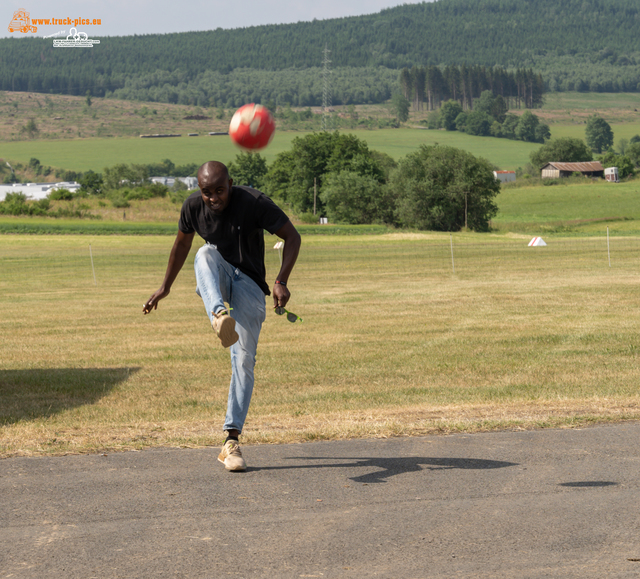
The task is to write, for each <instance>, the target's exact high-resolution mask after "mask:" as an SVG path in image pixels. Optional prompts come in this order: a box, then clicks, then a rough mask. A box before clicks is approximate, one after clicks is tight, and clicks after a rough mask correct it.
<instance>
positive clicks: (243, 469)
mask: <svg viewBox="0 0 640 579" xmlns="http://www.w3.org/2000/svg"><path fill="white" fill-rule="evenodd" d="M221 456H222V455H221V454H219V455H218V460H219V461H220V462H221V463H222V464H224V458H220V457H221ZM224 468H225V469H227V470H228V471H230V472H243V471H245V470H247V467H246V466H243V467H240V468H229V467H228V466H227V465H226V464H224Z"/></svg>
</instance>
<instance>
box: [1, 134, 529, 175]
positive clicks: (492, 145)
mask: <svg viewBox="0 0 640 579" xmlns="http://www.w3.org/2000/svg"><path fill="white" fill-rule="evenodd" d="M349 132H350V133H352V134H355V135H356V136H357V137H358V138H360V139H363V140H365V141H366V142H367V143H368V144H369V146H370V147H371V148H372V149H377V150H379V151H382V152H384V153H387V154H389V155H391V156H392V157H393V158H394V159H396V160H397V159H400V158H401V157H404V156H405V155H407V154H409V153H412V152H413V151H415V150H416V149H417V148H418V147H419V146H420V145H422V144H427V145H432V144H434V143H440V144H441V145H450V146H452V147H459V148H462V149H465V150H467V151H470V152H471V153H473V154H474V155H477V156H482V157H485V158H486V159H488V160H489V161H491V162H492V163H494V164H496V165H498V166H499V167H502V168H504V169H515V168H516V167H520V166H523V165H524V164H525V163H527V162H528V161H529V154H530V153H531V151H534V150H535V149H536V148H537V147H538V146H539V145H536V144H532V143H524V142H518V141H509V140H507V139H495V138H492V137H474V136H470V135H465V134H463V133H458V132H457V131H451V132H449V131H429V130H424V129H410V128H404V129H381V130H376V131H363V130H360V131H349ZM302 134H303V133H298V132H276V135H275V137H274V139H273V141H272V142H271V144H270V145H269V147H267V148H266V149H265V150H264V151H262V152H261V154H262V155H263V156H264V157H265V158H266V159H267V161H268V162H269V163H270V162H272V161H273V160H274V159H275V157H276V155H277V154H278V153H280V152H282V151H285V150H288V149H289V148H290V146H291V141H292V140H293V139H294V138H295V137H297V136H300V135H302ZM238 152H239V149H238V148H237V147H236V146H234V145H233V144H232V143H231V141H230V140H229V137H226V136H215V137H208V136H207V137H204V136H201V137H191V138H189V137H180V138H165V139H139V138H138V139H136V138H115V139H75V140H64V141H61V140H58V141H44V140H35V141H14V142H9V143H3V144H2V153H1V155H2V156H3V157H4V158H5V159H8V160H9V161H12V162H15V161H18V162H21V163H28V162H29V159H31V158H32V157H35V158H36V159H39V160H40V162H41V163H42V165H49V166H52V167H64V168H65V169H70V170H73V171H88V170H89V169H93V170H95V171H99V172H101V171H102V170H103V168H104V167H108V166H112V165H115V164H116V163H157V162H159V161H160V160H162V159H171V160H172V161H173V162H174V163H176V164H177V165H180V164H184V163H197V164H201V163H204V162H205V161H208V160H211V159H216V160H219V161H221V162H223V163H228V162H229V161H232V160H233V159H234V158H235V157H236V155H237V154H238Z"/></svg>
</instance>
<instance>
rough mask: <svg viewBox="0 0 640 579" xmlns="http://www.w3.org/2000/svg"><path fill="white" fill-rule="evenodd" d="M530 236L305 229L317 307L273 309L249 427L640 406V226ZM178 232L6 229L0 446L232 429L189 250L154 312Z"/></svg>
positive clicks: (168, 442) (48, 447) (311, 435)
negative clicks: (581, 235)
mask: <svg viewBox="0 0 640 579" xmlns="http://www.w3.org/2000/svg"><path fill="white" fill-rule="evenodd" d="M528 239H529V237H527V236H520V237H518V236H511V237H509V238H506V237H505V236H494V235H476V234H456V235H453V236H451V237H450V236H449V235H447V234H419V233H394V234H388V235H371V236H368V235H360V236H325V235H322V236H321V235H318V236H304V238H303V249H302V253H301V256H300V260H299V263H298V265H297V267H296V269H295V271H294V274H293V276H292V277H291V280H290V284H289V285H290V288H291V291H292V295H293V298H292V300H291V302H290V307H289V309H290V310H291V311H294V312H296V313H297V314H298V315H300V316H301V317H302V318H303V319H304V321H303V322H302V323H300V322H298V323H296V324H291V323H289V322H287V321H286V320H285V319H283V318H281V317H278V316H276V315H274V314H273V313H272V312H270V311H268V315H267V320H266V322H265V324H264V327H263V333H262V337H261V341H260V346H259V350H258V363H257V367H256V388H255V392H254V398H253V402H252V407H251V410H250V413H249V417H248V420H247V423H246V427H245V433H244V440H245V442H247V443H277V442H286V441H305V440H320V439H331V438H346V437H357V436H369V437H371V436H406V435H412V434H424V433H430V432H452V431H456V432H457V431H469V432H472V431H479V430H488V429H496V428H534V427H542V426H577V425H585V424H589V423H591V422H594V421H603V420H619V419H637V418H640V393H639V391H638V384H639V383H640V364H639V363H638V361H639V360H638V355H639V352H640V338H639V337H638V331H637V328H638V324H639V322H640V313H639V310H638V307H637V303H638V302H637V295H638V284H637V282H638V274H639V273H640V242H639V240H638V239H637V238H628V239H627V238H617V239H616V240H615V243H613V244H612V247H611V253H610V256H611V266H609V262H608V257H609V256H608V254H607V245H606V238H604V237H599V238H590V239H588V240H584V239H554V238H547V242H548V247H546V248H528V247H527V242H528ZM271 241H275V238H269V237H268V238H267V265H268V270H269V273H268V276H269V279H270V280H271V281H272V280H273V278H274V275H275V273H276V271H277V267H278V257H277V252H276V251H274V250H273V249H270V248H271V247H272V246H273V244H272V243H271ZM171 244H172V238H171V237H167V236H160V237H156V236H144V237H135V238H133V237H129V236H101V237H93V238H91V237H90V236H72V235H70V236H24V235H23V236H19V235H15V236H14V235H4V236H2V237H0V267H1V268H2V271H3V275H2V277H1V278H0V307H1V309H2V312H3V315H2V316H1V317H0V327H1V332H2V334H1V335H2V357H1V358H0V456H12V455H33V454H62V453H69V452H95V451H98V450H100V451H104V450H126V449H141V448H147V447H152V446H197V445H210V444H212V445H217V444H220V443H221V441H222V433H221V426H222V423H223V417H224V412H225V406H226V399H227V392H228V382H229V376H230V367H229V366H230V365H229V358H228V352H227V351H226V350H224V349H222V348H221V346H220V345H219V344H218V343H217V339H216V338H215V336H214V334H213V332H212V330H211V328H210V326H209V324H208V319H207V317H206V315H205V312H204V310H203V307H202V303H201V301H200V299H199V298H198V297H197V296H196V294H195V292H194V289H195V282H194V275H193V271H192V267H191V265H190V264H187V265H185V268H184V270H183V272H182V273H181V275H180V276H179V278H178V280H177V281H176V283H175V285H174V287H173V290H172V293H171V295H170V296H169V297H168V298H167V299H166V300H164V301H163V302H161V303H160V307H159V309H158V310H157V311H155V312H153V313H152V314H151V315H148V316H143V315H142V313H141V309H142V303H143V302H144V300H145V299H146V298H147V297H148V296H149V295H150V294H151V293H152V292H153V291H154V290H155V289H156V288H157V287H158V285H159V284H160V282H161V279H162V276H163V273H164V269H165V267H166V262H167V256H168V252H169V249H170V247H171ZM452 252H453V260H452ZM192 258H193V252H192V255H191V257H190V261H191V260H192ZM91 259H93V266H94V268H95V281H94V273H93V271H94V270H93V269H92V262H91ZM267 304H269V302H268V301H267Z"/></svg>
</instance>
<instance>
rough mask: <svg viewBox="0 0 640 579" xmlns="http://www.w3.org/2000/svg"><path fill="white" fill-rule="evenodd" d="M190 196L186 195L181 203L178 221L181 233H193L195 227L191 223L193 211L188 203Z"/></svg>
mask: <svg viewBox="0 0 640 579" xmlns="http://www.w3.org/2000/svg"><path fill="white" fill-rule="evenodd" d="M190 200H191V197H187V198H186V199H185V200H184V203H183V204H182V209H181V210H180V221H178V229H179V230H180V231H182V233H193V232H194V231H195V230H196V228H195V227H194V225H193V211H192V210H191V204H190Z"/></svg>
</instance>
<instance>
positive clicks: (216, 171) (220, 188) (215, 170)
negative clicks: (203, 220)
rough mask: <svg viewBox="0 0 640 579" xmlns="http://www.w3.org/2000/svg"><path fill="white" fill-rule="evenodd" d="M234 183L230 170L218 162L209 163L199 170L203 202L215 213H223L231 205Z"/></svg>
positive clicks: (199, 183) (199, 185)
mask: <svg viewBox="0 0 640 579" xmlns="http://www.w3.org/2000/svg"><path fill="white" fill-rule="evenodd" d="M232 183H233V181H232V180H231V179H229V170H228V169H227V167H226V166H225V165H223V164H222V163H219V162H218V161H209V162H207V163H205V164H204V165H202V166H201V167H200V169H198V187H200V193H202V200H203V201H204V204H205V205H206V206H207V207H208V208H209V209H211V211H213V212H214V213H217V214H220V213H222V212H223V211H224V210H225V209H226V208H227V205H229V200H230V198H231V185H232Z"/></svg>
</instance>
